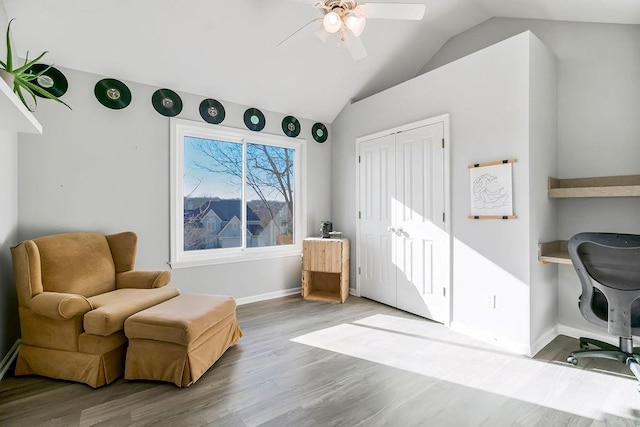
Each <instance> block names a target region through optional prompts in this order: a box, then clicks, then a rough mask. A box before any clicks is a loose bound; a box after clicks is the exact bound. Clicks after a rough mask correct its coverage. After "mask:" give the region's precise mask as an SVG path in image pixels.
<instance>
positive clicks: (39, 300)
mask: <svg viewBox="0 0 640 427" xmlns="http://www.w3.org/2000/svg"><path fill="white" fill-rule="evenodd" d="M29 308H30V309H31V310H32V311H33V312H34V313H36V314H39V315H41V316H45V317H48V318H50V319H54V320H67V319H71V318H73V317H76V316H82V315H84V314H85V313H88V312H89V311H91V310H93V306H92V305H91V303H90V302H89V301H88V300H87V299H86V298H85V297H83V296H82V295H76V294H67V293H62V292H42V293H39V294H37V295H35V296H34V297H33V298H31V301H29Z"/></svg>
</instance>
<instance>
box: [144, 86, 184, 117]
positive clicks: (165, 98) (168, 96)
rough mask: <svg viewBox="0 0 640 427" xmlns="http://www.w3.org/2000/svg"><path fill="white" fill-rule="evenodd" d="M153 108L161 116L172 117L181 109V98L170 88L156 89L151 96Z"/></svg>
mask: <svg viewBox="0 0 640 427" xmlns="http://www.w3.org/2000/svg"><path fill="white" fill-rule="evenodd" d="M151 104H153V108H155V110H156V111H157V112H158V113H160V114H162V115H163V116H167V117H173V116H177V115H178V114H180V111H182V99H180V95H178V94H177V93H175V92H174V91H172V90H171V89H158V90H157V91H155V92H154V93H153V95H152V96H151Z"/></svg>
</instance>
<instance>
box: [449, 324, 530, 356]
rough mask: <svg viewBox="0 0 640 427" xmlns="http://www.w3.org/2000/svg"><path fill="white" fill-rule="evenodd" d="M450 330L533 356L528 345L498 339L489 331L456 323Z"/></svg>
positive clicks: (517, 352) (502, 338)
mask: <svg viewBox="0 0 640 427" xmlns="http://www.w3.org/2000/svg"><path fill="white" fill-rule="evenodd" d="M449 328H450V329H451V330H452V331H455V332H459V333H461V334H464V335H467V336H469V337H471V338H475V339H477V340H479V341H483V342H486V343H488V344H493V345H495V346H497V347H500V348H502V349H505V350H507V351H510V352H512V353H515V354H521V355H524V356H529V357H530V356H531V347H530V346H528V345H527V344H526V343H521V342H517V341H513V340H509V339H505V338H504V337H496V336H494V335H493V334H490V333H487V331H484V330H481V329H478V328H475V327H473V326H470V325H465V324H461V323H460V322H455V321H453V322H451V325H450V326H449Z"/></svg>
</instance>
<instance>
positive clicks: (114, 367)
mask: <svg viewBox="0 0 640 427" xmlns="http://www.w3.org/2000/svg"><path fill="white" fill-rule="evenodd" d="M136 246H137V237H136V235H135V233H132V232H124V233H119V234H113V235H109V236H105V235H102V234H97V233H83V232H78V233H65V234H57V235H53V236H46V237H41V238H38V239H34V240H26V241H24V242H22V243H20V244H19V245H17V246H15V247H13V248H11V255H12V257H13V269H14V274H15V281H16V287H17V292H18V305H19V316H20V329H21V332H22V345H21V347H20V352H19V354H18V359H17V364H16V375H29V374H37V375H43V376H47V377H52V378H60V379H66V380H72V381H78V382H83V383H86V384H88V385H90V386H92V387H100V386H102V385H105V384H108V383H110V382H112V381H113V380H115V379H116V378H118V376H120V375H121V374H122V373H123V372H124V361H125V351H126V342H127V341H126V337H125V335H124V332H123V326H124V321H125V320H126V319H127V317H129V316H131V315H132V314H134V313H137V312H138V311H141V310H144V309H145V308H148V307H151V306H153V305H156V304H159V303H161V302H163V301H166V300H168V299H170V298H173V297H174V296H176V295H178V294H179V291H178V290H177V289H175V288H169V287H164V286H165V285H166V284H167V283H169V281H170V279H171V274H170V273H169V272H168V271H134V270H133V267H134V262H135V256H136Z"/></svg>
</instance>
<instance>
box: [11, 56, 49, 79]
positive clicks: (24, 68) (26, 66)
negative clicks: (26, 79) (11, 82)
mask: <svg viewBox="0 0 640 427" xmlns="http://www.w3.org/2000/svg"><path fill="white" fill-rule="evenodd" d="M47 53H49V52H48V51H44V52H42V53H41V54H40V55H39V56H38V57H37V58H36V59H34V60H32V61H29V62H26V60H25V63H24V65H23V66H22V67H20V68H17V69H15V70H14V73H16V74H17V73H23V72H25V71H26V70H28V69H29V68H30V67H31V66H32V65H33V64H35V63H36V62H38V61H39V60H40V58H42V57H43V56H45V55H46V54H47ZM27 55H29V53H28V52H27Z"/></svg>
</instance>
